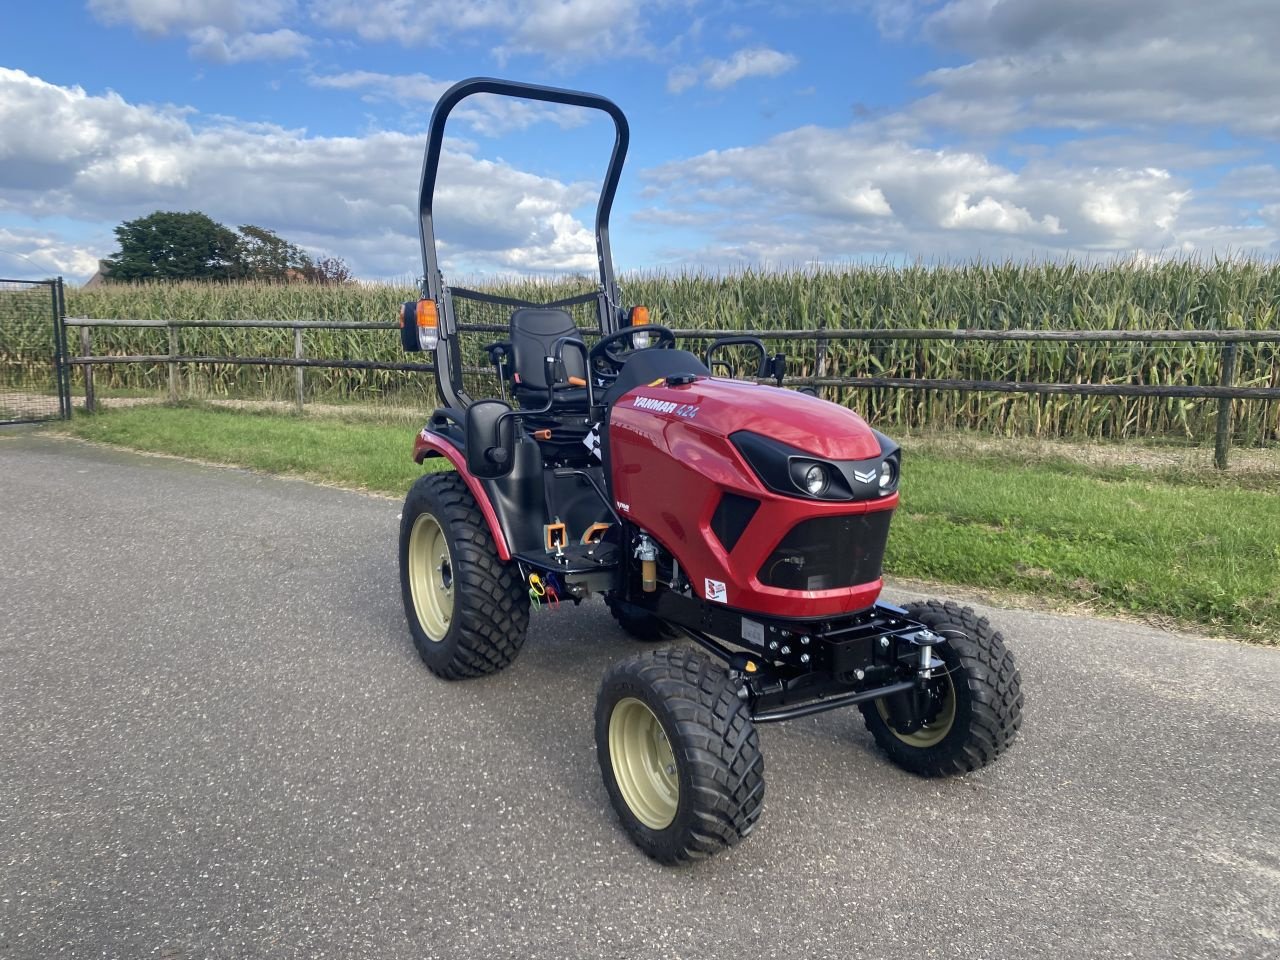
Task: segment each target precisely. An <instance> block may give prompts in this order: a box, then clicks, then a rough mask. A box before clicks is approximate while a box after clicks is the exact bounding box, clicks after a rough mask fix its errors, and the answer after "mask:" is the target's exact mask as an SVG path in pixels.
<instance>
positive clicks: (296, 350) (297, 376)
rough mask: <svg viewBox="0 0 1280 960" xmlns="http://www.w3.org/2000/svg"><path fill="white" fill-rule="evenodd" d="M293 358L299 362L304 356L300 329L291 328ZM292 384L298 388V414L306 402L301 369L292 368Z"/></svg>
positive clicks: (304, 383)
mask: <svg viewBox="0 0 1280 960" xmlns="http://www.w3.org/2000/svg"><path fill="white" fill-rule="evenodd" d="M293 356H294V359H295V360H301V359H302V358H303V356H304V354H303V352H302V328H301V327H294V328H293ZM293 376H294V383H295V385H296V386H297V388H298V412H299V413H301V412H302V405H303V403H305V402H306V382H305V379H304V378H305V376H306V375H305V373H304V372H303V368H302V367H294V368H293Z"/></svg>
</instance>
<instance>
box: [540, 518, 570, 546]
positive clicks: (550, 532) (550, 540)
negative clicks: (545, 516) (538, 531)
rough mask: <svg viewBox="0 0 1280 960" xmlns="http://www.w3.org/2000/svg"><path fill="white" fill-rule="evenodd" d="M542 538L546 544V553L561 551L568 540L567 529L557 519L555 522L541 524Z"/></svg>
mask: <svg viewBox="0 0 1280 960" xmlns="http://www.w3.org/2000/svg"><path fill="white" fill-rule="evenodd" d="M542 538H543V542H544V543H545V544H546V547H547V553H556V554H559V553H563V552H564V548H565V545H566V544H567V543H568V542H569V531H568V530H567V529H565V525H564V524H563V523H561V522H560V520H559V519H557V520H556V522H555V523H547V524H543V527H542Z"/></svg>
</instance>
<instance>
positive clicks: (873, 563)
mask: <svg viewBox="0 0 1280 960" xmlns="http://www.w3.org/2000/svg"><path fill="white" fill-rule="evenodd" d="M892 515H893V511H892V510H875V511H872V512H871V513H855V514H850V515H846V516H839V517H814V518H813V519H811V520H802V521H801V522H800V523H797V524H796V525H795V526H794V527H792V528H791V531H790V532H789V533H788V534H787V535H786V536H785V537H784V538H783V540H782V542H781V543H780V544H778V548H777V549H776V550H774V551H773V553H771V554H770V555H769V558H768V559H767V560H765V562H764V565H763V566H762V567H761V568H760V572H759V573H758V574H756V577H757V579H759V581H760V582H761V583H762V584H764V585H765V586H768V587H779V588H781V589H783V590H836V589H839V588H840V587H852V586H855V585H857V584H860V583H870V582H871V581H873V580H878V579H880V573H881V569H882V566H883V564H884V548H885V544H886V543H887V542H888V540H889V519H890V518H891V517H892Z"/></svg>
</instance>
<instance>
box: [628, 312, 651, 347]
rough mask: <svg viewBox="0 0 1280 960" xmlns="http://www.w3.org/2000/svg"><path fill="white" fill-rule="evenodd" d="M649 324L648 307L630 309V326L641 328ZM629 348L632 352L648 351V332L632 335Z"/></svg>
mask: <svg viewBox="0 0 1280 960" xmlns="http://www.w3.org/2000/svg"><path fill="white" fill-rule="evenodd" d="M648 323H649V308H648V307H632V308H631V326H633V327H643V326H646V325H647V324H648ZM631 348H632V349H633V350H648V349H649V332H648V331H647V330H646V331H644V332H642V333H633V334H632V335H631Z"/></svg>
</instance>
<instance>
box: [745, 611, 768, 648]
mask: <svg viewBox="0 0 1280 960" xmlns="http://www.w3.org/2000/svg"><path fill="white" fill-rule="evenodd" d="M742 639H743V640H745V641H747V643H764V624H763V623H759V622H758V621H755V620H748V619H747V618H746V617H743V618H742Z"/></svg>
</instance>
